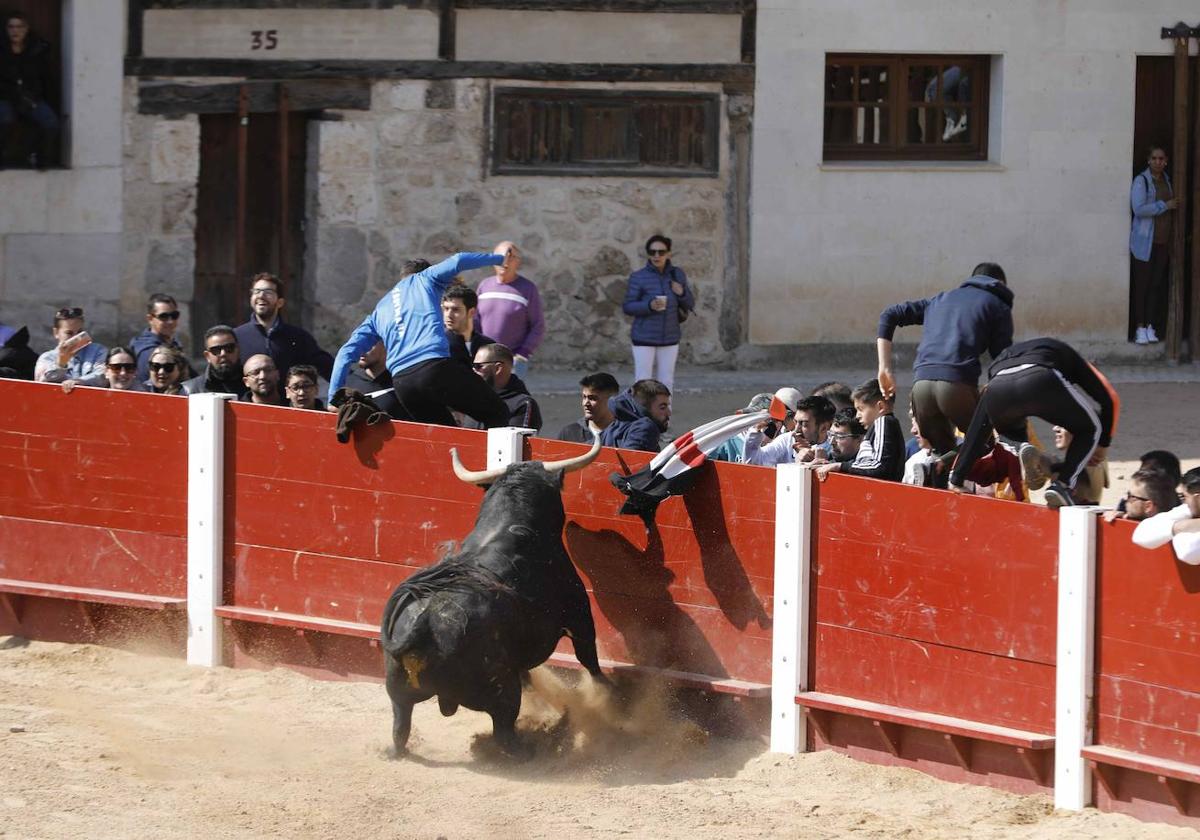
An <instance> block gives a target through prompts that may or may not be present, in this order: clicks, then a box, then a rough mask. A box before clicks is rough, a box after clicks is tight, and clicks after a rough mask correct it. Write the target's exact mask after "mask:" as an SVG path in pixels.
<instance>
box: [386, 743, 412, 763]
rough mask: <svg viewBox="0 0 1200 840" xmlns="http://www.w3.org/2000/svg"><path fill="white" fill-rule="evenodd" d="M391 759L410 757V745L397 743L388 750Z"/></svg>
mask: <svg viewBox="0 0 1200 840" xmlns="http://www.w3.org/2000/svg"><path fill="white" fill-rule="evenodd" d="M387 757H388V760H389V761H403V760H404V759H406V758H408V747H398V746H396V745H395V744H393V745H392V746H391V748H389V749H388V751H387Z"/></svg>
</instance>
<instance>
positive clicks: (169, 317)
mask: <svg viewBox="0 0 1200 840" xmlns="http://www.w3.org/2000/svg"><path fill="white" fill-rule="evenodd" d="M154 317H155V318H157V319H158V320H160V321H178V320H179V310H178V309H176V310H175V311H174V312H159V313H158V314H157V315H155V316H154Z"/></svg>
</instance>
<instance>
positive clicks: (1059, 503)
mask: <svg viewBox="0 0 1200 840" xmlns="http://www.w3.org/2000/svg"><path fill="white" fill-rule="evenodd" d="M1074 504H1075V498H1074V497H1073V496H1072V495H1071V491H1070V490H1068V489H1067V487H1066V485H1065V484H1061V483H1059V482H1057V481H1051V482H1050V486H1049V487H1047V488H1046V507H1048V508H1050V509H1051V510H1057V509H1058V508H1060V507H1070V506H1071V505H1074Z"/></svg>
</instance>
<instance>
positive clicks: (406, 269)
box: [400, 257, 433, 277]
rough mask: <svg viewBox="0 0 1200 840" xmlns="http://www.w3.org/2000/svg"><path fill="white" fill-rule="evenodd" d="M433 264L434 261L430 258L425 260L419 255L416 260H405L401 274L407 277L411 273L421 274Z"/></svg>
mask: <svg viewBox="0 0 1200 840" xmlns="http://www.w3.org/2000/svg"><path fill="white" fill-rule="evenodd" d="M431 265H433V263H431V262H430V261H429V260H423V259H420V258H419V257H418V258H417V259H415V260H405V262H404V265H402V266H400V276H401V277H407V276H408V275H410V274H420V273H421V272H422V271H424V270H425V269H427V268H429V267H430V266H431Z"/></svg>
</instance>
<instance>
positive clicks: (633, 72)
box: [125, 58, 754, 90]
mask: <svg viewBox="0 0 1200 840" xmlns="http://www.w3.org/2000/svg"><path fill="white" fill-rule="evenodd" d="M125 75H127V76H157V77H165V78H169V77H172V76H199V77H204V76H221V77H226V78H228V77H234V78H242V77H244V78H246V79H286V80H287V81H288V82H289V83H290V82H291V81H292V80H295V79H523V80H528V81H542V82H721V83H723V84H725V85H726V86H733V87H736V88H737V89H740V90H752V89H753V87H754V67H753V66H752V65H749V64H547V63H539V62H509V61H441V60H438V59H422V60H413V61H377V60H370V61H365V60H364V61H359V60H353V61H351V60H343V61H337V60H292V61H254V60H249V59H242V58H130V59H126V61H125Z"/></svg>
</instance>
